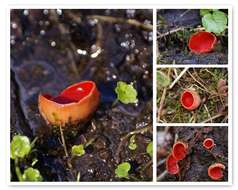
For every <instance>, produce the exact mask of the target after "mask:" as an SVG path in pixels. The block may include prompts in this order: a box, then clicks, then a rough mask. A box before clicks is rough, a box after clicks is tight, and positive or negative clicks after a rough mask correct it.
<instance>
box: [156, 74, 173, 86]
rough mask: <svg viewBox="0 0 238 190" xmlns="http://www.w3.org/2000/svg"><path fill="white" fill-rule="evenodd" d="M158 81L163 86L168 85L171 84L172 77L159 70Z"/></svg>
mask: <svg viewBox="0 0 238 190" xmlns="http://www.w3.org/2000/svg"><path fill="white" fill-rule="evenodd" d="M157 82H158V84H159V85H161V86H162V87H167V86H168V85H169V84H170V78H169V77H168V76H167V75H166V74H164V73H163V72H162V71H157Z"/></svg>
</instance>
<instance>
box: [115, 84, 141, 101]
mask: <svg viewBox="0 0 238 190" xmlns="http://www.w3.org/2000/svg"><path fill="white" fill-rule="evenodd" d="M115 92H116V94H117V100H119V101H121V102H122V103H123V104H129V103H137V102H138V99H137V91H136V89H135V88H134V87H133V85H132V84H127V83H125V82H123V81H119V82H117V86H116V88H115Z"/></svg>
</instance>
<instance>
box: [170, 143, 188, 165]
mask: <svg viewBox="0 0 238 190" xmlns="http://www.w3.org/2000/svg"><path fill="white" fill-rule="evenodd" d="M187 152H188V144H187V143H184V142H181V141H177V142H176V143H175V144H174V145H173V149H172V155H173V157H174V158H175V159H176V160H177V161H179V160H183V159H184V158H185V157H186V155H187Z"/></svg>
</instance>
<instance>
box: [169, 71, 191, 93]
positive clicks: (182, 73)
mask: <svg viewBox="0 0 238 190" xmlns="http://www.w3.org/2000/svg"><path fill="white" fill-rule="evenodd" d="M188 69H189V67H186V68H184V69H183V70H182V72H181V73H180V74H179V76H178V77H177V78H176V79H175V80H174V81H173V82H172V84H171V85H170V86H169V89H171V88H173V87H174V85H175V84H176V83H177V82H178V81H179V79H180V78H181V77H182V76H183V75H184V74H185V73H186V71H187V70H188Z"/></svg>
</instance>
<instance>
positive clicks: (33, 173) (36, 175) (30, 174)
mask: <svg viewBox="0 0 238 190" xmlns="http://www.w3.org/2000/svg"><path fill="white" fill-rule="evenodd" d="M22 178H23V181H42V180H43V178H42V176H41V174H40V172H39V170H37V169H34V168H31V167H30V168H27V169H26V170H25V171H24V173H23V175H22Z"/></svg>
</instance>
